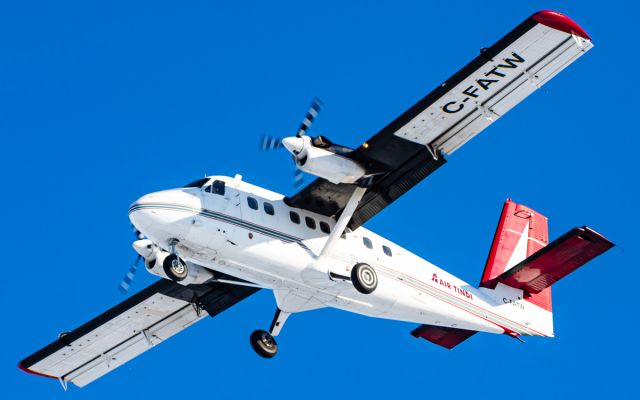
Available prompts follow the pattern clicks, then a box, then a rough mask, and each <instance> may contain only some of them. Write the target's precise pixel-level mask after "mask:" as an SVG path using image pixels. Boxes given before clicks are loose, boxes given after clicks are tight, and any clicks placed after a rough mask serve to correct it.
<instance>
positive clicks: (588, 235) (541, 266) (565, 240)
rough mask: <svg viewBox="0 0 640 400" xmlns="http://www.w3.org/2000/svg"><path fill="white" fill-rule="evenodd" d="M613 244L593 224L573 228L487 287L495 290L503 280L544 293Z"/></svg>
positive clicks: (507, 283) (489, 282)
mask: <svg viewBox="0 0 640 400" xmlns="http://www.w3.org/2000/svg"><path fill="white" fill-rule="evenodd" d="M613 246H614V244H613V243H612V242H610V241H609V240H608V239H607V238H605V237H604V236H602V235H600V234H599V233H598V232H596V231H594V230H592V229H591V228H589V227H586V226H585V227H582V228H573V229H572V230H570V231H569V232H567V233H565V234H564V235H562V236H561V237H559V238H558V239H556V240H554V241H553V242H551V243H549V245H548V246H546V247H544V248H542V249H540V250H538V251H537V252H535V253H533V254H532V255H531V256H529V257H527V258H526V259H525V260H524V261H522V262H520V263H519V264H518V265H516V266H514V267H513V268H511V269H509V270H507V271H505V272H504V273H503V274H502V275H500V276H498V277H497V278H494V279H492V280H490V281H488V282H486V284H485V285H483V286H484V287H488V288H490V289H494V288H495V287H496V286H497V285H498V283H502V284H504V285H507V286H511V287H513V288H516V289H522V290H524V291H525V292H528V293H531V294H535V293H540V292H541V291H542V290H543V289H545V288H547V287H549V286H551V285H553V284H554V283H556V282H557V281H559V280H560V279H562V278H564V277H565V276H567V275H569V274H570V273H571V272H573V271H575V270H576V269H578V268H580V267H581V266H582V265H584V264H586V263H587V262H589V261H590V260H592V259H593V258H595V257H597V256H599V255H600V254H602V253H604V252H605V251H607V250H609V249H610V248H612V247H613Z"/></svg>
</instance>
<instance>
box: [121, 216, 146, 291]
mask: <svg viewBox="0 0 640 400" xmlns="http://www.w3.org/2000/svg"><path fill="white" fill-rule="evenodd" d="M133 232H134V233H135V235H136V239H137V240H142V239H144V235H143V234H142V232H140V231H139V230H137V229H136V228H133ZM140 260H142V256H141V255H139V254H138V256H137V257H136V260H135V261H134V263H133V264H132V265H131V267H130V268H129V271H127V274H126V275H125V276H123V277H122V282H120V286H118V289H119V290H120V291H121V292H122V293H123V294H127V293H128V292H129V288H130V287H131V282H133V279H134V278H135V277H136V272H137V271H138V264H140Z"/></svg>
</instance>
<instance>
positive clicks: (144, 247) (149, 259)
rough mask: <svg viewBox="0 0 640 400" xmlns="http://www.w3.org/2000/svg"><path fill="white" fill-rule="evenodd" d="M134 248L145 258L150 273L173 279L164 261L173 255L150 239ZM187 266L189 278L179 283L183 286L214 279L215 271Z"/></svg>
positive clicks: (198, 266) (145, 264) (195, 265)
mask: <svg viewBox="0 0 640 400" xmlns="http://www.w3.org/2000/svg"><path fill="white" fill-rule="evenodd" d="M133 248H134V249H135V250H136V252H137V253H138V254H140V255H141V256H142V257H143V258H144V266H145V268H146V269H147V271H149V273H151V274H153V275H156V276H159V277H161V278H164V279H171V278H169V276H168V275H167V273H166V272H165V270H164V260H165V259H166V258H167V257H168V256H169V255H170V254H171V253H169V252H168V251H164V250H162V249H161V248H159V247H158V246H156V245H155V244H153V242H151V241H150V240H149V239H143V240H137V241H135V242H134V243H133ZM185 263H186V265H187V271H188V274H187V277H186V278H184V279H183V280H181V281H179V282H177V283H179V284H181V285H185V286H186V285H189V284H191V283H203V282H206V281H208V280H209V279H211V278H213V276H214V275H213V271H211V270H209V269H207V268H204V267H202V266H200V265H197V264H194V263H192V262H190V261H186V262H185Z"/></svg>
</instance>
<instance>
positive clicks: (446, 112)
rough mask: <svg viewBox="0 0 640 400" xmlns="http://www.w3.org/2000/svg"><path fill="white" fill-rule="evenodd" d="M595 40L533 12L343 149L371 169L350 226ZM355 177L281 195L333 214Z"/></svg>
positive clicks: (554, 16)
mask: <svg viewBox="0 0 640 400" xmlns="http://www.w3.org/2000/svg"><path fill="white" fill-rule="evenodd" d="M592 47H593V45H592V43H591V39H590V37H589V36H588V35H587V34H586V33H585V32H584V31H583V30H582V28H580V27H579V26H578V25H577V24H576V23H575V22H573V21H572V20H570V19H569V18H567V17H566V16H564V15H562V14H559V13H556V12H553V11H541V12H538V13H536V14H533V15H532V16H531V17H529V18H527V19H526V20H525V21H524V22H522V23H521V24H520V25H518V26H517V27H516V28H515V29H514V30H512V31H511V32H509V33H508V34H507V35H506V36H505V37H503V38H502V39H500V40H499V41H498V42H497V43H495V44H494V45H493V46H491V47H489V48H485V49H482V50H481V52H480V55H479V56H477V57H476V58H475V59H473V60H472V61H471V62H470V63H469V64H467V65H466V66H465V67H463V68H462V69H461V70H460V71H458V72H457V73H455V74H454V75H453V76H452V77H451V78H449V79H448V80H447V81H445V82H444V83H442V84H441V85H440V86H438V87H437V88H436V89H434V90H433V91H432V92H431V93H429V94H428V95H427V96H426V97H424V98H423V99H422V100H420V101H419V102H417V103H416V104H415V105H413V106H412V107H411V108H409V109H408V110H407V111H405V112H404V113H403V114H402V115H400V116H399V117H398V118H396V119H395V120H394V121H392V122H391V123H390V124H389V125H387V126H386V127H384V128H383V129H382V130H381V131H380V132H378V133H377V134H375V135H374V136H373V137H372V138H370V139H369V140H368V141H366V142H365V143H363V144H362V145H361V146H360V147H358V148H357V149H355V150H354V151H353V152H351V153H350V154H348V155H347V157H349V158H351V159H353V160H355V161H357V162H359V163H360V164H361V165H362V166H364V167H365V169H366V170H367V173H370V174H375V175H374V176H373V182H372V185H371V186H370V187H369V188H368V190H367V192H366V193H365V195H364V197H363V199H362V200H361V201H360V203H359V205H358V208H357V209H356V212H355V213H354V215H353V217H352V219H351V221H350V223H349V227H350V228H351V229H355V228H357V227H358V226H360V225H362V224H364V223H365V222H366V221H367V220H369V219H370V218H371V217H373V216H374V215H376V214H377V213H378V212H380V211H381V210H382V209H384V208H385V207H386V206H388V205H389V204H391V203H392V202H393V201H395V200H396V199H397V198H398V197H400V196H401V195H402V194H404V193H405V192H407V191H408V190H409V189H411V188H412V187H413V186H415V185H416V184H417V183H418V182H420V181H421V180H423V179H424V178H426V177H427V176H429V175H430V174H431V173H432V172H433V171H435V170H436V169H438V168H439V167H440V166H442V165H443V164H444V163H445V159H444V156H445V155H449V154H451V153H453V152H454V151H456V150H457V149H458V148H460V147H461V146H462V145H463V144H465V143H466V142H467V141H469V140H470V139H471V138H473V137H474V136H476V135H477V134H478V133H480V132H481V131H482V130H484V129H485V128H486V127H487V126H489V125H490V124H492V123H493V122H494V121H495V120H497V119H498V118H500V117H501V116H502V115H504V114H505V113H506V112H507V111H509V110H510V109H511V108H512V107H513V106H515V105H516V104H518V103H519V102H520V101H522V100H524V99H525V98H526V97H527V96H529V95H530V94H531V93H533V92H534V91H535V90H536V89H538V88H540V87H541V86H542V85H544V84H545V83H546V82H547V81H548V80H549V79H551V78H552V77H554V76H555V75H556V74H557V73H558V72H560V71H561V70H563V69H564V68H565V67H567V66H568V65H569V64H571V63H573V62H574V61H575V60H576V59H577V58H579V57H580V56H581V55H583V54H584V53H585V52H586V51H588V50H589V49H591V48H592ZM354 189H355V185H352V184H333V183H331V182H329V181H327V180H325V179H322V178H320V179H316V180H315V181H314V182H312V183H311V184H309V185H308V186H307V187H305V188H303V189H302V190H301V191H300V192H299V193H297V194H295V195H293V196H291V197H288V198H286V199H285V201H286V202H287V204H288V205H290V206H292V207H297V208H302V209H306V210H309V211H312V212H316V213H319V214H322V215H325V216H332V217H335V216H337V215H339V214H340V212H341V211H342V210H343V209H344V207H345V205H346V203H347V201H348V199H349V197H350V195H351V193H353V190H354Z"/></svg>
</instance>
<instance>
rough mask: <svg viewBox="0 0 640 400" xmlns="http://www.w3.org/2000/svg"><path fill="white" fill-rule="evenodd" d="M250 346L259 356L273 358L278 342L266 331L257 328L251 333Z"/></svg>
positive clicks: (276, 351)
mask: <svg viewBox="0 0 640 400" xmlns="http://www.w3.org/2000/svg"><path fill="white" fill-rule="evenodd" d="M249 340H250V341H251V347H253V350H254V351H255V352H256V353H258V355H259V356H260V357H264V358H273V356H275V355H276V353H278V343H276V340H275V339H274V338H273V336H271V334H270V333H269V332H267V331H263V330H262V329H258V330H257V331H254V332H253V333H252V334H251V338H250V339H249Z"/></svg>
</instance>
